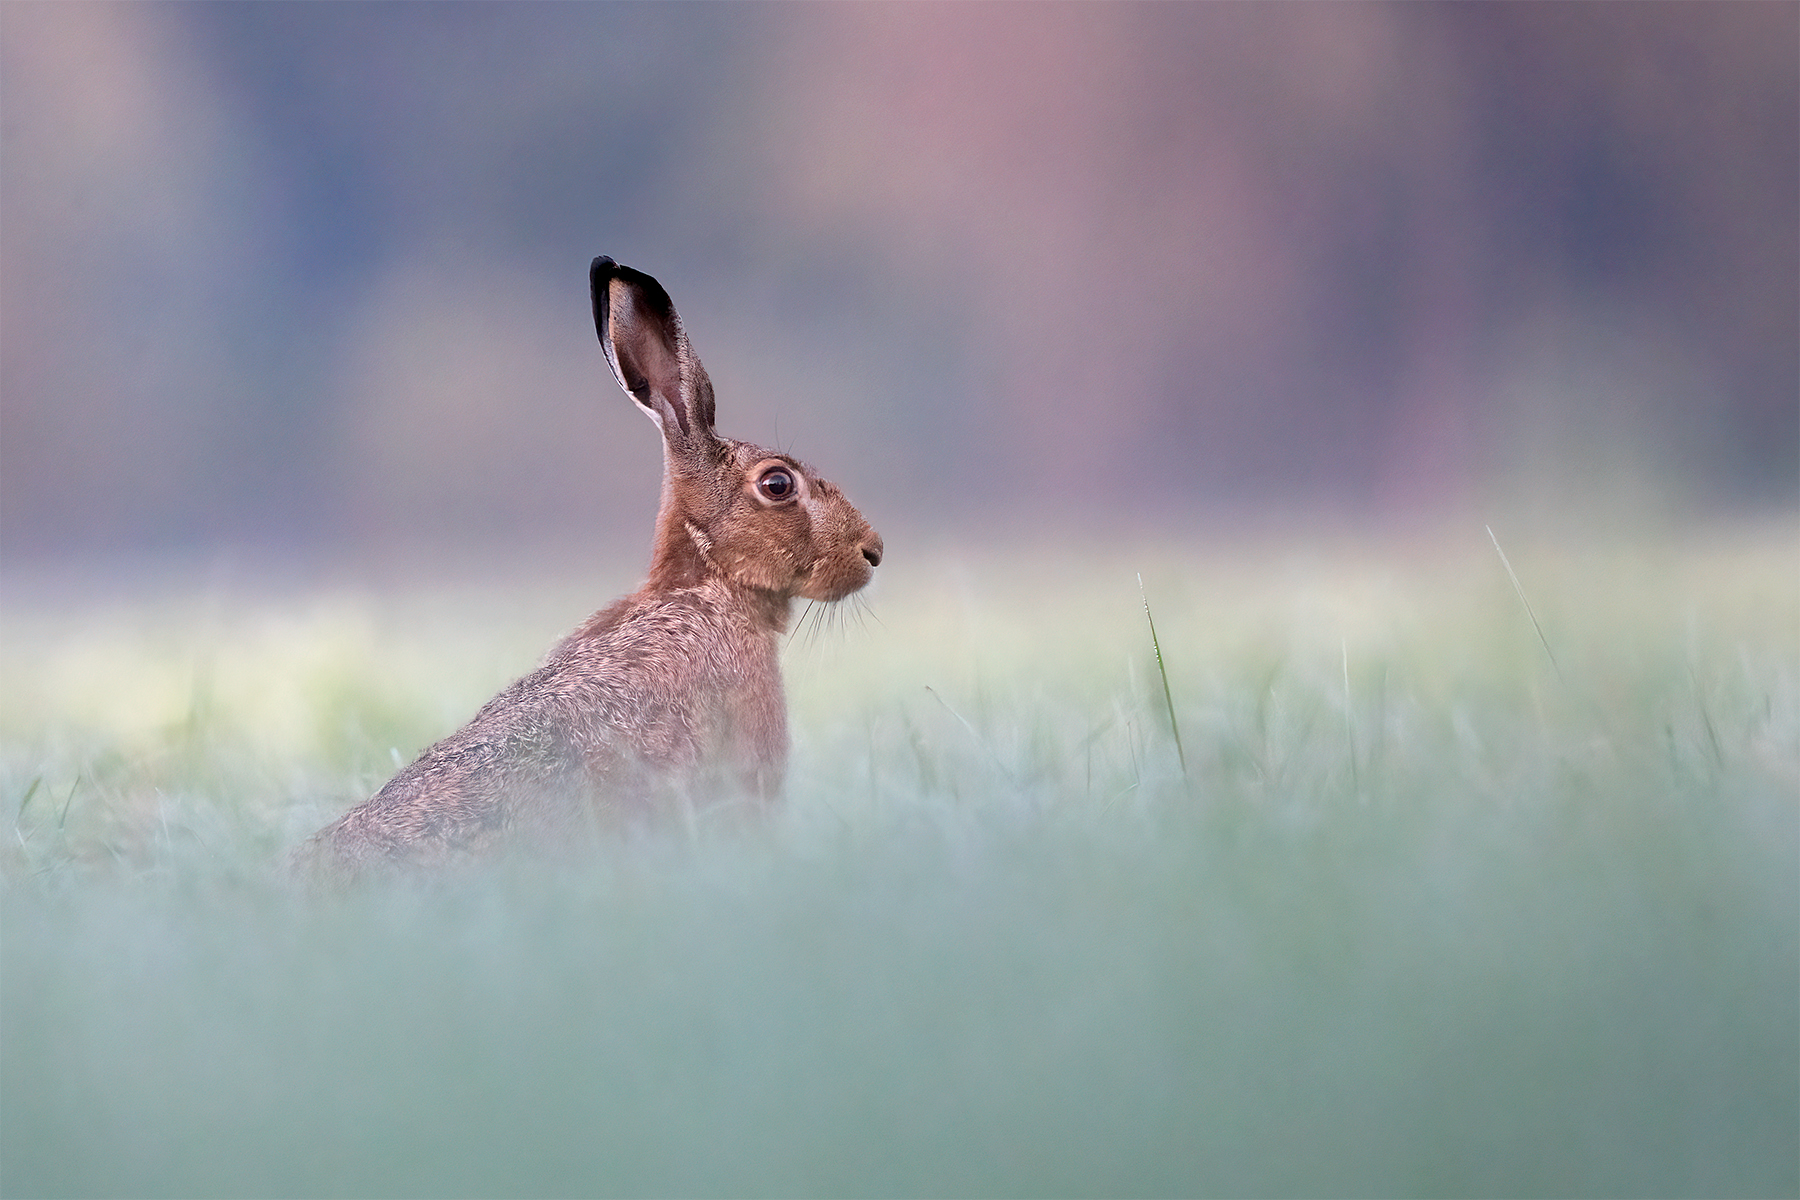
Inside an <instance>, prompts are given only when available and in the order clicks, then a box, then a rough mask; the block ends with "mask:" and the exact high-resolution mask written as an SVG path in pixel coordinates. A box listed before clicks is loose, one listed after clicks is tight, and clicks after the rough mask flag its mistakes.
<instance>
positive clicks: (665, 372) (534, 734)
mask: <svg viewBox="0 0 1800 1200" xmlns="http://www.w3.org/2000/svg"><path fill="white" fill-rule="evenodd" d="M590 283H591V286H592V290H593V300H594V323H595V327H596V329H597V331H598V333H599V335H600V342H601V346H602V347H603V348H604V350H605V352H606V358H607V361H608V363H609V364H610V365H611V366H612V369H613V374H614V376H615V378H617V379H618V381H619V384H620V386H621V387H623V388H624V389H625V391H626V393H627V394H628V395H630V396H631V398H632V400H633V401H634V402H635V403H636V404H637V405H638V407H639V408H641V409H642V410H643V411H644V412H645V413H647V414H648V415H649V416H650V418H651V419H652V420H653V421H655V422H656V424H657V427H658V428H659V429H660V430H661V431H662V436H663V485H662V503H661V505H660V507H659V509H658V512H657V517H656V533H655V538H654V541H653V543H652V548H651V559H650V571H649V576H648V578H647V579H646V580H645V582H644V584H643V586H642V587H640V588H639V589H638V590H637V591H636V592H634V593H632V594H631V595H629V596H626V597H625V598H624V599H622V600H619V601H617V602H615V603H614V604H613V605H611V606H610V607H608V608H606V609H603V610H601V611H600V612H598V613H595V614H594V615H593V616H592V617H589V618H588V619H587V620H586V621H585V622H583V623H582V625H581V626H580V628H578V629H576V630H575V632H574V633H572V634H570V635H569V636H568V637H566V638H564V639H563V640H562V641H561V642H560V643H558V644H557V645H556V646H555V647H553V648H552V649H551V651H550V653H549V655H548V656H547V657H546V658H545V660H544V663H543V665H542V666H540V667H539V668H538V669H537V670H535V671H533V672H531V673H530V674H529V675H526V676H525V677H524V678H522V679H519V680H517V681H515V682H514V683H513V684H512V685H511V686H510V687H508V688H506V689H505V690H504V691H502V692H501V693H500V694H499V695H498V696H495V697H494V698H493V699H492V700H490V701H488V703H487V704H486V705H485V706H484V707H483V708H482V709H481V711H480V712H478V713H476V714H475V717H474V719H473V720H471V721H470V722H469V723H468V724H467V725H465V726H463V728H461V729H460V730H458V731H457V732H455V733H453V734H451V735H450V736H449V737H447V738H445V739H444V740H443V741H441V742H438V743H437V744H436V745H434V746H432V747H430V748H429V749H427V750H426V751H425V752H424V753H423V754H421V755H420V756H419V757H418V759H417V760H416V761H415V762H413V763H412V765H411V766H409V767H407V768H406V769H405V770H403V771H401V772H400V773H399V774H398V775H396V776H394V778H393V779H391V780H389V781H388V783H387V785H386V786H384V787H383V788H382V789H381V790H380V791H378V792H376V793H375V795H374V796H372V797H371V798H370V799H368V800H367V801H365V802H364V803H363V804H361V805H359V806H358V807H356V808H354V809H351V810H350V811H349V812H348V813H346V814H345V815H344V816H343V817H341V818H339V819H338V820H337V821H335V822H334V823H332V824H331V825H329V826H327V827H326V828H325V829H323V830H321V831H320V832H319V833H318V834H316V835H315V836H314V837H313V838H312V839H311V840H310V841H309V842H308V843H307V844H306V846H305V847H303V848H302V857H303V858H307V859H313V860H318V861H323V862H326V863H330V864H335V865H336V866H338V867H342V868H350V869H355V868H359V867H363V866H367V865H371V864H376V863H383V862H392V861H407V860H410V861H441V860H444V859H449V858H455V857H461V856H464V855H466V854H470V853H474V852H479V851H481V850H483V849H486V848H487V847H489V846H491V845H492V844H494V843H496V842H497V841H499V840H500V839H501V838H502V837H503V836H504V835H506V834H507V833H508V831H512V830H519V829H525V830H530V831H533V832H535V833H537V834H538V835H540V836H543V837H545V838H547V839H550V840H559V841H560V840H563V839H564V838H566V837H567V835H568V834H569V833H570V832H572V831H573V830H575V829H577V828H580V827H584V826H586V825H588V824H590V823H591V822H592V821H593V819H594V818H595V817H596V816H599V817H601V818H602V819H603V820H604V819H606V818H607V816H608V815H609V814H625V815H632V814H638V813H653V812H655V811H656V810H658V809H659V808H664V807H667V806H668V805H669V804H671V803H693V802H695V801H697V800H716V799H721V798H727V799H728V798H732V797H741V798H750V799H753V800H758V801H767V800H769V799H771V798H773V797H774V796H775V795H776V794H777V793H778V792H779V790H780V788H781V783H782V777H783V774H784V773H785V770H786V765H787V746H788V738H787V707H786V701H785V700H784V699H783V696H782V689H781V667H780V660H779V646H778V640H779V638H780V636H781V634H782V633H783V632H785V630H786V628H787V622H788V615H789V610H790V608H791V606H792V603H793V601H794V599H795V598H796V597H802V598H805V599H809V600H821V601H835V600H840V599H842V598H843V597H845V596H848V595H849V594H850V593H852V592H854V591H856V590H857V589H858V588H860V587H862V586H863V585H864V584H866V583H867V582H868V581H869V579H870V578H871V577H872V576H873V574H874V570H875V566H876V565H877V564H878V563H879V562H880V561H881V538H880V537H879V536H877V535H876V533H875V531H874V530H873V529H871V528H870V527H869V523H868V522H867V521H865V520H864V519H863V517H862V514H861V513H859V512H857V511H856V509H855V508H853V507H852V506H851V505H850V502H849V501H848V500H846V499H845V498H844V496H843V493H841V492H840V491H838V489H837V488H836V487H835V486H833V485H832V484H831V483H829V482H828V481H826V480H824V479H821V478H819V477H818V476H817V475H816V474H814V473H813V471H812V469H811V468H810V467H807V466H806V465H805V464H803V463H800V462H798V461H797V460H795V459H793V458H790V457H789V456H787V455H785V454H780V453H777V452H775V451H772V450H765V449H763V448H761V447H759V446H753V445H750V444H749V443H747V442H739V441H733V440H731V439H729V438H721V437H719V436H718V435H717V434H716V433H715V432H714V431H713V392H712V383H711V382H710V381H709V380H708V379H707V377H706V371H705V369H704V368H702V367H701V365H700V360H699V359H698V358H696V357H695V356H694V354H693V352H692V350H691V349H690V348H689V347H688V342H687V335H686V333H685V332H684V331H683V329H682V326H681V320H680V318H679V317H678V316H676V314H675V309H674V306H673V305H672V304H670V302H669V297H668V293H667V292H665V291H664V290H663V289H662V287H661V285H660V284H658V283H657V282H656V280H654V279H652V278H650V276H648V275H645V274H642V273H641V272H638V271H634V270H632V269H631V268H629V267H622V266H620V265H618V264H617V263H615V262H613V260H612V259H610V258H605V257H602V258H597V259H595V260H594V263H593V267H592V269H591V271H590ZM772 472H776V473H783V474H785V475H786V476H787V480H788V483H789V489H790V490H789V491H788V493H787V494H782V491H781V482H782V481H781V480H780V479H770V478H769V476H770V475H771V473H772ZM764 480H767V481H768V483H769V485H770V486H769V487H768V488H763V487H761V486H759V481H764Z"/></svg>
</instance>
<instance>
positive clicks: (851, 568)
mask: <svg viewBox="0 0 1800 1200" xmlns="http://www.w3.org/2000/svg"><path fill="white" fill-rule="evenodd" d="M589 280H590V282H591V284H592V286H593V293H594V327H595V329H596V330H597V331H598V332H599V334H600V344H601V346H602V347H603V348H604V349H605V351H606V361H607V362H608V363H609V364H611V366H612V370H613V375H614V377H615V378H617V379H618V381H619V386H620V387H622V388H624V389H625V392H626V394H627V395H629V396H630V397H631V399H632V400H633V401H634V402H635V403H636V404H637V406H638V407H639V408H641V409H643V410H644V412H645V413H647V414H648V415H649V417H650V419H651V420H652V421H655V422H656V426H657V428H658V429H660V430H661V431H662V440H663V489H662V505H661V508H660V510H659V511H658V513H657V518H656V546H655V549H654V551H653V557H652V561H651V568H650V581H649V582H650V586H652V587H663V588H673V587H680V586H684V585H686V584H690V583H695V582H698V581H699V580H701V579H703V578H706V577H709V576H714V577H720V578H723V579H725V580H727V581H728V582H730V583H733V584H735V585H737V586H739V587H744V588H750V589H753V590H755V591H757V592H760V593H763V594H765V595H766V596H768V598H770V599H772V600H777V601H780V602H782V605H783V608H784V609H785V602H786V601H788V600H791V599H793V598H795V597H800V598H803V599H807V600H828V601H829V600H841V599H843V598H844V597H845V596H848V595H849V594H850V593H852V592H854V591H856V590H857V589H858V588H860V587H862V586H863V585H864V584H866V583H868V582H869V580H870V579H871V578H873V577H874V574H875V567H876V566H877V565H878V564H879V563H880V562H881V538H880V536H879V535H877V534H876V532H875V531H874V530H873V529H872V528H870V527H869V523H868V522H867V521H865V520H864V519H863V515H862V514H861V513H859V512H857V511H856V509H855V507H854V506H852V505H851V503H850V502H849V501H848V500H846V499H845V498H844V494H843V493H842V492H840V491H838V489H837V487H836V486H835V485H834V484H832V483H831V482H830V481H828V480H825V479H821V478H820V477H819V476H818V475H817V474H815V473H814V472H813V470H812V468H811V467H808V466H807V465H806V464H805V463H802V462H800V461H798V460H797V459H794V458H791V457H790V456H788V455H786V454H782V453H779V452H777V451H774V450H765V449H763V448H762V447H760V446H753V445H751V444H749V443H748V442H740V441H735V440H733V439H731V438H723V437H720V436H719V435H718V434H717V433H716V432H714V430H713V389H712V381H711V380H709V379H708V378H707V377H706V369H705V368H704V367H702V366H701V365H700V360H699V359H698V358H697V357H695V355H694V352H693V350H692V348H690V347H689V345H688V339H687V334H686V332H685V331H684V330H683V329H682V327H681V318H680V317H679V316H677V315H676V313H675V306H674V305H673V304H672V303H670V301H669V293H668V292H666V291H664V290H663V287H662V285H661V284H659V283H657V282H656V280H654V279H652V278H651V277H650V276H648V275H646V274H644V273H643V272H642V271H634V270H632V269H631V268H630V267H622V266H620V265H619V264H618V263H616V262H614V261H613V260H612V259H610V258H606V257H604V256H602V257H600V258H596V259H595V260H594V265H593V267H592V268H591V270H590V272H589Z"/></svg>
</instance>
